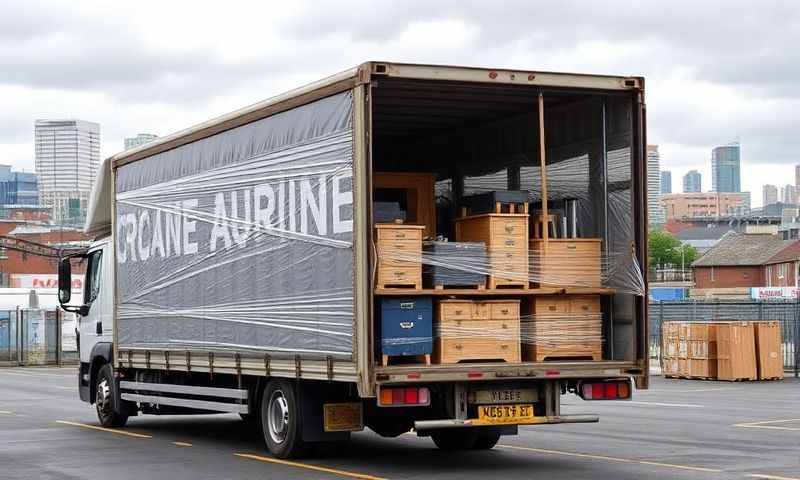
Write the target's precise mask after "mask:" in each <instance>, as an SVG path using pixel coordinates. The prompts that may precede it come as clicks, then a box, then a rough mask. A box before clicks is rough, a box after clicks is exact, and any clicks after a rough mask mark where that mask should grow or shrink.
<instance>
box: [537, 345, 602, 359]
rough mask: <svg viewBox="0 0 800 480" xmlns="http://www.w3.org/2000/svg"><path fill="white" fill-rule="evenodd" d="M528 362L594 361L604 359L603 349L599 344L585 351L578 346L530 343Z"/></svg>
mask: <svg viewBox="0 0 800 480" xmlns="http://www.w3.org/2000/svg"><path fill="white" fill-rule="evenodd" d="M524 353H525V361H526V362H554V361H563V360H567V361H579V360H586V361H593V362H599V361H601V360H603V349H602V347H601V346H599V345H595V346H591V347H589V348H586V349H584V350H583V351H581V350H579V349H576V348H569V349H568V348H565V347H547V346H543V345H528V346H527V347H526V348H525V352H524Z"/></svg>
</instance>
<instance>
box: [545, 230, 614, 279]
mask: <svg viewBox="0 0 800 480" xmlns="http://www.w3.org/2000/svg"><path fill="white" fill-rule="evenodd" d="M601 245H602V240H601V239H599V238H551V239H548V240H547V247H546V248H545V241H544V240H542V239H533V240H531V241H530V251H531V262H530V263H531V270H532V272H531V279H532V280H533V283H534V284H537V285H539V286H543V287H545V286H570V287H592V288H596V287H601V286H602V284H603V275H602V271H603V268H602V260H601V259H602V255H601V254H600V247H601Z"/></svg>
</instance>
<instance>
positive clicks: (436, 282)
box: [422, 242, 487, 289]
mask: <svg viewBox="0 0 800 480" xmlns="http://www.w3.org/2000/svg"><path fill="white" fill-rule="evenodd" d="M422 249H423V250H424V252H425V259H424V261H423V264H424V265H423V267H422V272H423V280H424V282H423V283H424V284H425V286H426V287H428V288H436V289H442V288H445V287H476V288H478V289H484V288H485V287H486V273H485V272H486V267H487V258H486V245H484V244H483V243H482V242H424V243H423V245H422Z"/></svg>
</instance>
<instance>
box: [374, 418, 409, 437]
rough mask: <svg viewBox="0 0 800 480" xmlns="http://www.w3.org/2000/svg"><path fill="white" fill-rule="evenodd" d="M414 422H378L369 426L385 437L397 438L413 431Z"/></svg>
mask: <svg viewBox="0 0 800 480" xmlns="http://www.w3.org/2000/svg"><path fill="white" fill-rule="evenodd" d="M411 427H412V424H411V423H409V422H385V421H384V422H378V423H371V424H370V425H369V428H370V429H371V430H372V431H373V432H375V433H377V434H378V435H380V436H381V437H384V438H395V437H399V436H400V435H402V434H404V433H406V432H409V431H411Z"/></svg>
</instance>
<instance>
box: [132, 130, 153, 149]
mask: <svg viewBox="0 0 800 480" xmlns="http://www.w3.org/2000/svg"><path fill="white" fill-rule="evenodd" d="M156 138H158V135H153V134H152V133H140V134H138V135H136V136H135V137H128V138H126V139H125V150H130V149H131V148H136V147H138V146H140V145H144V144H145V143H148V142H152V141H153V140H155V139H156Z"/></svg>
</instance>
